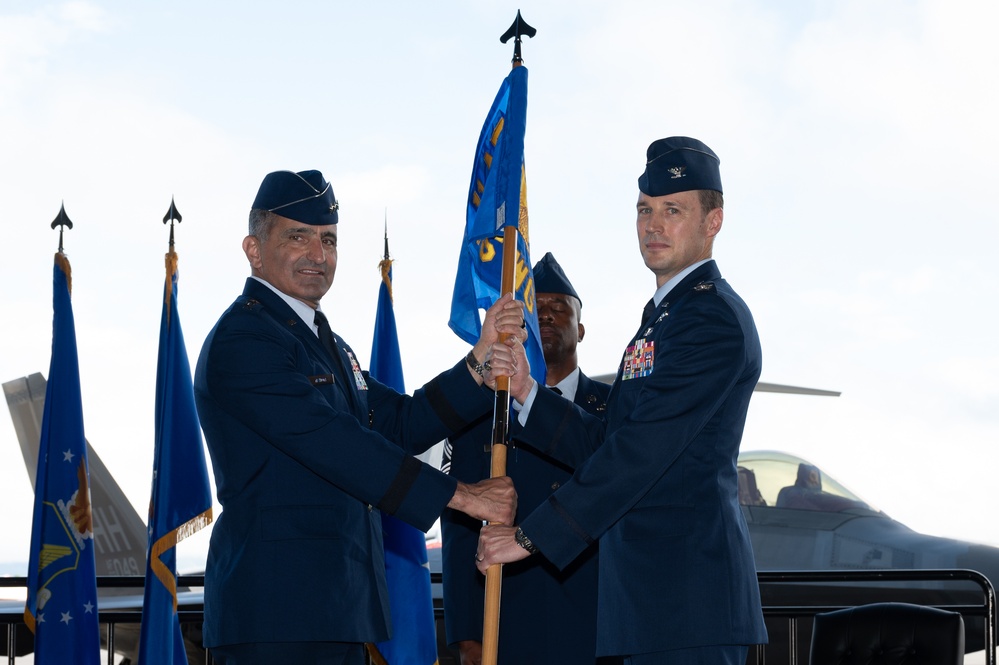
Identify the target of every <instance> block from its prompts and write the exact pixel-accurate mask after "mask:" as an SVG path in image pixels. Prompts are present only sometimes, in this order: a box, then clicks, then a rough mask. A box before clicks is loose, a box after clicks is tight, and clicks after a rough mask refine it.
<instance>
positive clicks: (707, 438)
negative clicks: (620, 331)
mask: <svg viewBox="0 0 999 665" xmlns="http://www.w3.org/2000/svg"><path fill="white" fill-rule="evenodd" d="M647 156H648V161H647V163H646V166H645V172H644V173H643V174H642V175H641V176H640V177H639V178H638V190H639V193H638V206H637V212H638V219H637V222H636V229H637V231H638V244H639V249H640V250H641V253H642V258H643V260H644V261H645V265H646V267H648V268H649V270H651V271H652V273H653V274H654V275H655V276H656V292H655V295H654V296H653V298H652V300H650V301H649V304H648V305H647V306H646V309H645V311H644V312H643V317H642V325H641V327H640V328H639V329H638V331H637V332H636V334H635V336H634V337H633V338H632V339H631V341H630V342H629V343H628V345H627V347H626V348H625V351H624V355H623V357H622V360H621V365H620V367H619V368H618V371H617V378H616V379H615V381H614V386H613V388H612V389H611V394H610V397H609V398H608V401H607V417H606V421H601V420H599V419H596V418H593V417H592V416H589V415H587V414H585V413H583V412H581V411H579V410H578V409H577V410H576V411H574V412H571V413H567V412H566V410H565V408H563V404H562V403H561V401H560V400H557V399H555V398H554V396H552V395H549V394H548V392H549V391H546V390H538V389H537V386H536V385H535V386H534V387H533V388H532V389H530V390H523V391H515V390H514V389H511V393H512V394H513V396H514V398H515V399H516V400H517V401H518V402H520V403H522V404H523V405H524V408H523V410H522V411H521V413H520V415H519V418H520V419H521V422H524V423H525V425H524V427H523V429H522V430H521V431H519V432H518V431H516V429H517V428H515V436H516V437H517V438H518V440H521V441H523V442H525V443H526V444H528V445H531V446H535V447H537V448H539V449H542V450H545V451H548V452H549V453H550V454H552V455H554V456H556V457H558V458H560V459H566V460H567V461H570V462H573V463H575V462H578V461H580V460H582V459H585V462H583V463H582V464H581V466H579V467H578V468H577V469H576V473H575V475H574V476H573V478H572V480H570V481H569V482H567V483H565V484H564V485H562V487H561V488H559V490H558V491H556V492H555V493H554V494H553V495H552V496H551V498H550V499H549V500H548V501H546V502H545V503H543V504H542V505H541V506H539V507H538V508H537V509H535V510H534V512H532V513H531V514H530V515H528V516H527V517H526V518H525V519H524V520H523V521H522V522H521V523H520V527H519V528H515V527H507V526H501V525H495V526H487V527H483V529H482V535H481V536H480V545H479V546H480V552H479V557H478V558H480V559H482V561H481V562H480V563H479V564H478V566H479V569H480V570H482V571H485V570H486V569H487V568H488V566H489V565H491V564H494V563H502V562H510V561H517V560H519V559H523V558H525V557H528V556H531V557H532V558H533V557H535V556H540V557H544V558H545V559H547V560H548V561H550V562H551V563H552V564H554V565H555V566H557V567H558V568H559V569H565V568H566V567H568V566H570V565H572V563H573V562H574V561H575V560H576V559H577V557H578V556H579V555H580V553H582V552H585V551H586V548H587V547H588V546H589V544H590V543H592V542H594V541H596V540H599V542H600V584H599V586H600V591H599V596H600V600H599V609H598V615H597V653H598V654H619V655H622V656H625V665H666V664H669V665H695V664H696V665H702V664H703V665H743V664H744V663H745V662H746V655H747V651H748V645H750V644H758V643H760V642H764V641H766V629H765V628H764V625H763V612H762V610H761V607H760V590H759V585H758V583H757V580H756V568H755V564H754V561H753V550H752V547H751V545H750V542H749V530H748V528H747V527H746V522H745V519H744V518H743V516H742V510H741V508H740V506H739V501H738V487H739V483H738V474H737V471H736V462H737V458H738V454H739V442H740V440H741V438H742V430H743V426H744V425H745V422H746V412H747V409H748V408H749V399H750V397H751V396H752V394H753V388H754V387H755V386H756V382H757V380H758V379H759V377H760V367H761V362H762V353H761V350H760V340H759V337H758V336H757V333H756V326H755V324H754V323H753V317H752V315H751V314H750V312H749V308H748V307H747V306H746V303H745V302H743V300H742V299H741V298H740V297H739V296H738V295H737V294H736V293H735V291H734V290H733V289H732V287H731V286H729V284H728V282H726V281H725V280H724V279H722V277H721V273H720V271H719V270H718V266H717V265H716V264H715V262H714V261H713V260H712V259H711V251H712V247H713V244H714V239H715V236H717V235H718V233H719V231H721V227H722V218H723V216H724V214H723V211H722V186H721V176H720V174H719V170H718V164H719V161H718V157H717V155H715V153H714V152H713V151H712V150H711V149H710V148H708V147H707V146H706V145H704V144H703V143H701V142H700V141H698V140H696V139H691V138H687V137H683V136H674V137H671V138H668V139H662V140H659V141H655V142H654V143H652V145H650V146H649V149H648V154H647ZM518 352H519V353H522V352H521V351H518ZM521 371H524V370H523V368H521ZM591 453H592V454H591ZM587 455H589V457H588V458H587Z"/></svg>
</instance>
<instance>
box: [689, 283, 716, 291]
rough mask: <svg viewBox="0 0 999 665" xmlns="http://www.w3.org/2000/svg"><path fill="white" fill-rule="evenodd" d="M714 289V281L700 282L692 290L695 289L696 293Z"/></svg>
mask: <svg viewBox="0 0 999 665" xmlns="http://www.w3.org/2000/svg"><path fill="white" fill-rule="evenodd" d="M714 289H715V283H714V282H701V283H700V284H698V285H697V286H695V287H694V290H695V291H697V292H698V293H701V292H704V291H714Z"/></svg>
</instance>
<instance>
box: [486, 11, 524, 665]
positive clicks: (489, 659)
mask: <svg viewBox="0 0 999 665" xmlns="http://www.w3.org/2000/svg"><path fill="white" fill-rule="evenodd" d="M535 34H537V30H535V29H534V28H532V27H531V26H530V25H528V24H527V22H526V21H524V19H523V18H521V16H520V10H519V9H518V10H517V18H516V19H514V21H513V24H512V25H511V26H510V28H509V29H508V30H507V31H506V32H505V33H503V36H502V37H500V41H501V42H502V43H504V44H506V43H507V42H508V41H509V40H510V38H511V37H513V38H514V44H513V60H512V64H511V68H512V69H515V68H517V67H520V66H521V65H522V64H523V62H524V60H523V58H522V57H521V54H520V44H521V35H527V36H528V37H533V36H534V35H535ZM507 214H509V213H507ZM517 214H518V215H519V214H520V211H519V210H518V211H517ZM518 235H519V231H518V229H517V226H516V225H511V224H508V225H505V226H504V227H503V264H502V265H503V270H502V273H501V276H500V295H502V294H504V293H513V292H514V278H515V273H516V267H517V244H518ZM506 338H507V335H506V334H505V333H504V334H500V342H503V341H505V339H506ZM509 420H510V377H507V376H500V377H497V379H496V397H495V402H494V404H493V436H492V445H491V446H490V451H491V453H490V477H491V478H499V477H500V476H505V475H506V453H507V439H508V434H509V430H510V422H509ZM491 524H495V522H491ZM502 589H503V566H502V564H498V563H494V564H493V565H491V566H489V568H488V569H486V596H485V607H484V612H483V620H482V665H496V659H497V655H498V652H499V613H500V596H501V593H502Z"/></svg>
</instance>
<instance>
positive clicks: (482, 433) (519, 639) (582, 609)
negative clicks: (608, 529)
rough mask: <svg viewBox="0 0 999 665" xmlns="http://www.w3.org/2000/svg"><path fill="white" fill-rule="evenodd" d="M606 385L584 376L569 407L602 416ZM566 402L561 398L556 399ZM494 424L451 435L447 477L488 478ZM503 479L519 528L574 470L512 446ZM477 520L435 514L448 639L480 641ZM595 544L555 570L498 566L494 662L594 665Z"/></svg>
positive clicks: (538, 562) (530, 564) (538, 560)
mask: <svg viewBox="0 0 999 665" xmlns="http://www.w3.org/2000/svg"><path fill="white" fill-rule="evenodd" d="M609 391H610V386H608V385H606V384H604V383H599V382H597V381H593V380H592V379H590V378H589V377H587V376H586V375H584V374H583V373H582V372H580V373H579V381H578V384H577V387H576V394H575V398H574V401H575V403H576V404H578V405H579V406H580V408H582V409H584V410H586V411H587V412H589V413H593V414H596V415H598V416H600V415H602V414H603V412H604V410H605V408H606V402H607V394H608V392H609ZM556 399H561V400H562V401H563V402H565V403H566V404H568V403H569V402H568V401H567V400H565V399H563V398H559V397H557V396H556ZM491 440H492V418H491V417H485V418H483V419H481V420H480V421H479V422H477V423H475V424H474V425H473V426H472V428H471V429H469V430H468V431H465V432H462V433H461V434H460V435H458V436H456V437H453V438H452V439H451V441H450V444H451V450H452V452H451V463H450V470H449V473H450V474H451V475H452V476H453V477H455V478H457V479H458V480H460V481H462V482H467V483H474V482H477V481H479V480H482V479H483V478H488V477H489V475H490V460H491V453H490V441H491ZM506 470H507V475H508V476H510V478H512V479H513V483H514V487H516V488H517V518H516V519H517V522H518V523H519V521H520V520H521V519H522V518H523V517H525V516H526V515H528V514H529V513H530V512H531V511H532V510H533V509H534V508H535V507H537V506H538V505H540V504H541V503H543V502H544V501H545V499H547V498H548V496H549V495H550V494H551V493H552V492H553V491H554V490H556V489H558V488H559V487H560V486H561V485H562V484H563V483H565V482H566V481H568V480H569V478H570V477H572V469H571V468H570V467H569V466H567V465H565V464H563V463H560V462H558V461H556V460H554V459H552V458H550V457H548V456H546V455H542V454H539V453H538V452H537V451H536V450H534V449H531V448H519V447H517V445H516V442H514V445H513V446H511V447H510V449H509V450H508V452H507V469H506ZM481 525H482V522H481V520H474V519H472V518H470V517H468V515H465V514H464V513H461V512H458V511H455V510H451V509H447V510H445V511H444V514H443V515H442V516H441V530H442V537H443V551H442V553H441V554H442V558H443V580H444V621H445V627H446V631H447V641H448V643H449V644H452V645H453V644H455V643H456V642H459V641H462V640H477V641H482V621H483V601H484V594H485V591H484V589H485V577H484V576H483V575H482V574H481V573H479V571H478V570H477V569H476V568H475V560H474V557H475V552H476V549H477V547H478V538H479V528H480V527H481ZM596 606H597V551H596V546H595V545H594V546H591V547H588V548H586V551H585V552H584V553H583V554H582V555H580V556H579V557H577V558H576V560H575V561H573V563H572V564H571V565H570V566H568V567H567V568H566V569H565V570H559V569H557V568H556V567H555V566H554V565H552V563H551V562H549V561H546V560H544V559H543V558H542V557H531V558H528V559H525V560H524V561H518V562H516V563H513V564H507V565H505V566H504V567H503V592H502V601H501V603H500V631H499V645H498V657H499V663H501V664H503V663H511V664H514V663H516V664H517V665H532V664H535V663H536V664H538V665H549V664H550V663H560V664H563V665H579V664H583V663H585V664H587V665H593V663H594V662H595V661H596V656H595V648H596V623H597V609H596Z"/></svg>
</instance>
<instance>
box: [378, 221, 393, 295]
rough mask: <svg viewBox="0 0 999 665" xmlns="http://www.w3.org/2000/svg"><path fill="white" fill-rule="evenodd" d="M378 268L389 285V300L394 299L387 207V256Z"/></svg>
mask: <svg viewBox="0 0 999 665" xmlns="http://www.w3.org/2000/svg"><path fill="white" fill-rule="evenodd" d="M378 270H380V271H381V273H382V282H384V283H385V286H386V287H388V295H389V300H392V280H391V279H390V278H389V271H390V270H392V259H391V258H389V248H388V208H385V258H383V259H382V260H381V261H379V262H378Z"/></svg>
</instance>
